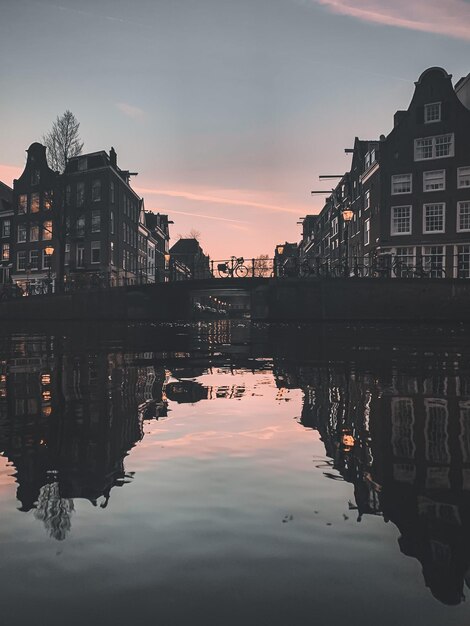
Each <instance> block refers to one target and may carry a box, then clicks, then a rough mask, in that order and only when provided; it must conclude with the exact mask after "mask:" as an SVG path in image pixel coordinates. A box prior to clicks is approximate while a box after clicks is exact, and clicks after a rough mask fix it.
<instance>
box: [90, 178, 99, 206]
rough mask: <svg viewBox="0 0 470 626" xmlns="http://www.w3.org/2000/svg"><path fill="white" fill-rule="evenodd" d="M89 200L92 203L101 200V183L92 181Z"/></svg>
mask: <svg viewBox="0 0 470 626" xmlns="http://www.w3.org/2000/svg"><path fill="white" fill-rule="evenodd" d="M91 199H92V200H93V202H98V200H101V181H100V180H94V181H93V182H92V184H91Z"/></svg>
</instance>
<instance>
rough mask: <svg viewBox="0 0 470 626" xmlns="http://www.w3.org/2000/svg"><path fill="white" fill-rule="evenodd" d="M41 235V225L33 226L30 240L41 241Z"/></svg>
mask: <svg viewBox="0 0 470 626" xmlns="http://www.w3.org/2000/svg"><path fill="white" fill-rule="evenodd" d="M33 232H35V233H36V236H34V235H33ZM39 233H40V228H39V224H31V225H30V227H29V240H30V241H39Z"/></svg>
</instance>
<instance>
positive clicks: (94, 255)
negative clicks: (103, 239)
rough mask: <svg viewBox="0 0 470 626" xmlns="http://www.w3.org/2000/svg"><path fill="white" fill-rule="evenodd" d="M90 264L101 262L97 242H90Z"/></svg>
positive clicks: (99, 248) (99, 246)
mask: <svg viewBox="0 0 470 626" xmlns="http://www.w3.org/2000/svg"><path fill="white" fill-rule="evenodd" d="M91 262H92V263H100V262H101V244H100V242H99V241H92V242H91Z"/></svg>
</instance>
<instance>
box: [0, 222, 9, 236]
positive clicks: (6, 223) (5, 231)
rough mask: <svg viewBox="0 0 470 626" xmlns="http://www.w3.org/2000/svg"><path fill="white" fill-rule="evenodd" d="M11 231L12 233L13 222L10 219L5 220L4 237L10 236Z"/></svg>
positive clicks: (3, 226)
mask: <svg viewBox="0 0 470 626" xmlns="http://www.w3.org/2000/svg"><path fill="white" fill-rule="evenodd" d="M10 233H11V222H10V220H3V224H2V237H9V236H10Z"/></svg>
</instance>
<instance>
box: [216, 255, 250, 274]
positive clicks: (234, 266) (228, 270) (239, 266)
mask: <svg viewBox="0 0 470 626" xmlns="http://www.w3.org/2000/svg"><path fill="white" fill-rule="evenodd" d="M244 263H245V259H244V258H243V257H238V258H237V257H234V256H233V257H231V258H230V260H229V261H226V262H224V263H218V264H217V272H218V274H219V276H220V278H233V277H234V276H236V277H237V278H245V276H248V268H247V267H246V265H244Z"/></svg>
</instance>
